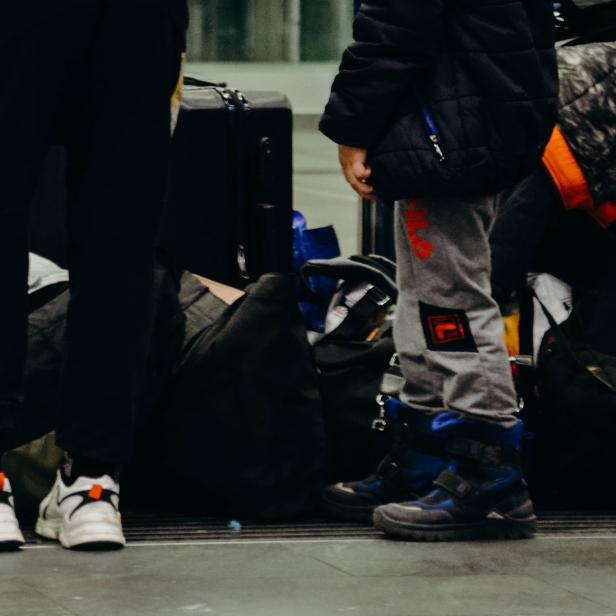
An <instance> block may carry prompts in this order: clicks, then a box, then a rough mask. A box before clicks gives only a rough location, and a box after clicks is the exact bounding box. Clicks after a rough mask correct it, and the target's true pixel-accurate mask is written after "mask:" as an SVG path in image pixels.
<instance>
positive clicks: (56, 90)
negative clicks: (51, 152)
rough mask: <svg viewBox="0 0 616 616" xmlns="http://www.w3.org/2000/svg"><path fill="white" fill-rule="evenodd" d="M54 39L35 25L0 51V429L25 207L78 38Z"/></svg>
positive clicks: (21, 345) (20, 354) (12, 385)
mask: <svg viewBox="0 0 616 616" xmlns="http://www.w3.org/2000/svg"><path fill="white" fill-rule="evenodd" d="M52 38H53V40H51V39H50V37H49V36H48V35H46V34H45V32H44V29H43V28H39V29H36V30H33V31H32V32H30V33H29V34H28V35H27V36H24V37H22V38H20V39H18V40H16V41H14V42H11V43H10V44H7V45H5V46H4V47H3V48H2V49H0V134H1V138H0V281H1V282H0V284H1V285H2V297H1V301H0V428H2V427H5V428H6V427H10V426H12V424H14V423H15V421H17V413H18V412H19V403H20V401H21V399H22V396H23V391H22V387H23V383H22V380H23V369H24V362H25V356H26V348H27V310H28V304H27V275H28V210H29V206H30V202H31V200H32V195H33V192H34V187H35V185H36V181H37V178H38V174H39V170H40V165H41V160H42V156H43V154H44V152H45V149H46V147H47V144H48V143H49V140H50V137H51V133H52V127H53V124H54V121H55V118H56V116H57V111H58V107H59V106H60V97H61V93H62V91H63V90H64V88H65V86H66V84H67V82H68V75H69V74H70V72H71V68H72V66H73V65H74V63H75V62H76V60H77V59H78V58H79V57H80V56H79V54H78V53H75V51H76V50H78V49H79V48H80V43H81V41H80V40H79V39H80V38H83V37H82V35H81V34H80V33H79V31H77V33H76V34H72V35H71V36H70V37H64V38H60V37H58V38H56V37H52ZM1 446H2V445H1V443H0V447H1Z"/></svg>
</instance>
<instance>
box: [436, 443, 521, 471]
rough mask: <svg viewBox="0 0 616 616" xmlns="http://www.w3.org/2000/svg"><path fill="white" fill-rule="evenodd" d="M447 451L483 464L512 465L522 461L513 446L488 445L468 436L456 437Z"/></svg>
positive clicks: (448, 445) (514, 465) (455, 455)
mask: <svg viewBox="0 0 616 616" xmlns="http://www.w3.org/2000/svg"><path fill="white" fill-rule="evenodd" d="M447 453H449V454H451V455H452V456H454V457H459V458H466V459H467V460H472V461H473V462H478V463H479V464H481V465H483V466H511V467H516V466H518V465H519V463H520V454H519V453H518V452H517V451H516V450H515V449H513V448H512V447H501V446H499V445H486V444H485V443H481V442H480V441H474V440H472V439H467V438H455V439H452V440H451V441H450V442H449V443H448V444H447Z"/></svg>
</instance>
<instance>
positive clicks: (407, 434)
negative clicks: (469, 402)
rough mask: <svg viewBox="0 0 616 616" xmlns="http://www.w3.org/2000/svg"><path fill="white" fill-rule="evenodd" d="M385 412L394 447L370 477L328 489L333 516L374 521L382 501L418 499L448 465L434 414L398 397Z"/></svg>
mask: <svg viewBox="0 0 616 616" xmlns="http://www.w3.org/2000/svg"><path fill="white" fill-rule="evenodd" d="M385 412H386V418H387V422H388V423H389V424H390V425H391V426H392V428H393V431H394V445H393V448H392V451H391V452H390V453H389V454H388V455H387V456H386V457H385V459H384V460H383V461H382V462H381V463H380V464H379V467H378V468H377V470H376V472H375V473H374V474H372V475H370V477H368V478H366V479H363V480H361V481H352V482H349V483H337V484H335V485H331V486H329V487H328V488H326V489H325V491H324V492H323V497H322V501H321V503H322V508H323V510H324V511H325V512H326V513H328V514H330V515H331V516H333V517H336V518H340V519H343V520H351V521H357V522H371V521H372V514H373V512H374V509H375V508H376V507H378V506H379V505H384V504H386V503H394V502H402V501H408V500H415V499H417V498H419V497H420V496H423V495H424V494H427V493H428V492H429V491H430V489H431V488H432V485H433V481H434V479H435V478H436V477H438V475H439V473H440V472H441V471H442V470H443V469H444V468H445V467H446V465H447V458H446V457H445V456H444V447H445V443H446V441H445V440H444V439H442V438H440V437H439V435H435V434H434V433H433V432H432V430H431V425H432V422H433V418H431V417H429V416H427V415H425V414H423V413H420V412H418V411H414V410H412V409H410V408H409V407H408V406H406V405H405V404H404V403H402V402H400V401H399V400H398V399H397V398H390V399H389V400H387V401H386V402H385Z"/></svg>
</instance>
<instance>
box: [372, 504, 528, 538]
mask: <svg viewBox="0 0 616 616" xmlns="http://www.w3.org/2000/svg"><path fill="white" fill-rule="evenodd" d="M373 522H374V526H375V527H376V528H377V529H378V530H380V531H382V532H384V533H385V534H386V535H387V536H389V537H394V538H399V539H404V540H407V541H465V540H468V539H512V540H516V539H532V538H533V537H534V536H535V531H536V522H537V518H536V516H534V515H532V516H529V517H527V518H511V517H507V516H504V517H503V519H502V520H491V519H490V520H485V521H483V522H481V523H476V524H452V525H448V526H444V525H443V526H439V527H436V528H435V527H434V526H431V525H420V524H405V523H403V522H401V521H400V520H395V519H393V518H390V517H389V516H388V515H387V514H386V513H385V512H383V511H382V510H377V511H375V512H374V517H373Z"/></svg>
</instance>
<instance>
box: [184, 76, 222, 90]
mask: <svg viewBox="0 0 616 616" xmlns="http://www.w3.org/2000/svg"><path fill="white" fill-rule="evenodd" d="M184 85H185V86H193V87H195V88H226V87H227V84H226V83H225V82H224V81H222V82H218V83H216V82H214V81H204V80H203V79H198V78H197V77H189V76H188V75H186V76H185V77H184Z"/></svg>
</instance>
